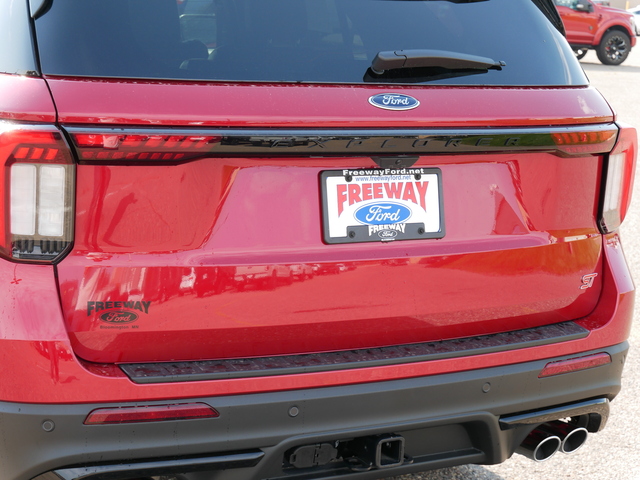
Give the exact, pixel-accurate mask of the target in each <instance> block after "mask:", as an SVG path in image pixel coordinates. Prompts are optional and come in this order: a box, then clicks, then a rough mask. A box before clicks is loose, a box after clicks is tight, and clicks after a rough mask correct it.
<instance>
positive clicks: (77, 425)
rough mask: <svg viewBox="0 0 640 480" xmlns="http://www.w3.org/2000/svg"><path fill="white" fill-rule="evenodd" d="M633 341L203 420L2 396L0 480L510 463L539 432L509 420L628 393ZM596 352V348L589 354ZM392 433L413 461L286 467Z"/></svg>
mask: <svg viewBox="0 0 640 480" xmlns="http://www.w3.org/2000/svg"><path fill="white" fill-rule="evenodd" d="M627 348H628V345H627V344H626V342H624V343H622V344H619V345H616V346H613V347H609V348H606V349H602V350H598V352H600V351H605V352H607V353H609V354H610V355H611V357H612V362H611V363H609V364H607V365H604V366H600V367H596V368H593V369H589V370H583V371H578V372H573V373H569V374H564V375H559V376H554V377H547V378H542V379H540V378H538V375H539V373H540V371H541V369H542V368H543V367H544V366H545V365H546V364H547V363H548V362H549V361H553V360H561V359H565V358H567V357H566V356H563V357H556V358H552V359H545V360H537V361H532V362H526V363H519V364H515V365H508V366H501V367H494V368H486V369H478V370H472V371H466V372H458V373H451V374H444V375H436V376H430V377H419V378H411V379H403V380H395V381H388V382H376V383H365V384H360V385H348V386H337V387H330V388H315V389H301V390H294V391H289V392H274V393H262V394H253V395H235V396H225V397H202V398H198V399H197V401H198V402H204V403H207V404H209V405H211V406H212V407H214V408H215V409H216V410H217V411H218V412H219V413H220V416H219V417H218V418H213V419H204V420H182V421H165V422H156V423H137V424H119V425H84V424H83V422H84V420H85V418H86V416H87V415H88V414H89V412H91V411H92V410H94V409H96V408H101V407H110V408H113V407H117V406H131V405H135V403H133V404H132V403H122V404H113V403H108V404H76V405H27V404H16V403H6V402H4V403H0V425H2V433H3V435H2V438H4V439H5V440H4V441H3V442H0V465H2V473H1V474H0V478H1V479H2V480H28V479H31V478H34V477H37V476H38V475H41V474H43V473H45V472H50V471H58V477H60V478H62V479H65V480H70V479H80V478H86V479H97V478H107V477H101V476H100V475H98V474H101V475H103V474H105V472H109V475H110V476H109V478H115V479H117V478H124V477H119V476H118V475H119V473H118V472H121V471H122V470H125V471H126V470H128V471H131V470H134V471H136V472H142V473H151V474H158V473H159V472H173V473H182V472H181V471H180V469H183V471H190V470H194V469H195V470H203V469H204V470H217V469H224V471H220V472H219V473H217V474H216V476H215V478H216V479H227V478H228V479H236V478H237V479H240V478H243V479H259V478H279V477H282V478H290V479H297V478H321V477H327V476H336V475H338V476H340V475H348V476H350V477H351V478H359V479H364V478H377V477H387V476H394V475H400V474H405V473H410V472H415V471H420V470H426V469H431V468H440V467H444V466H451V465H458V464H465V463H483V464H493V463H499V462H502V461H504V460H506V459H507V458H508V457H510V456H511V455H512V454H513V451H514V450H515V448H516V447H517V446H518V445H519V444H520V443H521V442H522V440H523V439H524V437H525V436H526V435H527V434H528V433H529V432H530V431H531V430H532V429H533V428H534V427H535V423H534V424H532V421H531V418H530V417H529V421H520V420H518V419H517V418H516V419H515V421H514V420H513V418H511V419H505V417H513V416H514V415H516V414H519V413H523V412H527V413H531V412H533V422H536V419H537V418H540V420H539V421H540V422H541V421H542V418H544V417H543V416H539V417H538V413H539V415H544V414H545V411H546V410H548V409H550V408H552V407H558V406H567V405H570V406H571V405H572V404H576V403H579V402H584V401H585V400H589V399H600V400H599V402H597V403H598V405H600V406H601V407H603V404H605V405H604V406H606V403H607V402H606V400H604V399H608V400H610V399H612V398H613V397H615V395H616V394H617V393H618V391H619V389H620V378H621V374H622V369H623V364H624V359H625V356H626V352H627ZM589 353H596V352H585V354H589ZM153 403H154V402H145V404H153ZM155 403H156V404H166V403H172V401H171V400H168V401H164V402H155ZM175 403H179V402H175ZM569 408H573V407H569ZM592 411H597V408H596V407H594V410H592ZM564 416H567V413H566V412H565V413H562V410H560V412H557V415H556V418H563V417H564ZM603 416H604V417H606V414H605V415H603ZM501 419H503V422H502V423H501V422H500V420H501ZM602 420H603V422H602V423H604V421H606V418H603V419H602ZM598 428H600V426H598V427H596V428H594V429H595V430H597V429H598ZM384 434H393V435H399V436H401V437H402V438H404V449H405V453H406V455H407V456H410V457H412V458H413V463H405V464H403V465H398V466H392V467H389V468H383V469H376V468H374V469H372V470H369V471H358V470H357V469H356V470H351V469H349V468H347V467H345V465H341V464H340V462H333V463H332V464H329V465H325V466H319V467H314V468H311V469H297V468H293V467H286V461H285V460H286V459H287V458H289V454H290V452H291V449H294V448H296V447H300V446H306V445H315V444H319V443H325V442H326V443H329V444H332V445H335V444H336V442H340V441H346V440H349V439H353V438H360V437H374V436H378V435H384ZM7 439H11V441H10V442H9V441H8V440H7ZM140 462H142V463H140ZM153 468H156V470H153ZM157 468H160V469H162V470H158V469H157ZM145 469H146V470H145ZM150 469H151V470H150ZM307 474H308V476H307ZM95 475H98V476H95ZM44 478H48V479H52V478H57V477H52V476H47V477H43V478H42V480H44ZM39 480H40V479H39Z"/></svg>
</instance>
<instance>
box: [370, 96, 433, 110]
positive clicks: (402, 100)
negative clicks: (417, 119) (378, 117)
mask: <svg viewBox="0 0 640 480" xmlns="http://www.w3.org/2000/svg"><path fill="white" fill-rule="evenodd" d="M369 103H370V104H371V105H373V106H374V107H378V108H384V109H385V110H411V109H412V108H416V107H417V106H418V105H420V102H419V101H418V100H417V99H415V98H413V97H410V96H409V95H402V94H398V93H379V94H378V95H374V96H372V97H369Z"/></svg>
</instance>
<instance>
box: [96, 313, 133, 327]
mask: <svg viewBox="0 0 640 480" xmlns="http://www.w3.org/2000/svg"><path fill="white" fill-rule="evenodd" d="M137 319H138V314H136V313H133V312H126V311H122V310H118V311H111V312H107V313H103V314H102V315H100V320H102V321H103V322H106V323H117V324H122V323H131V322H135V321H136V320H137Z"/></svg>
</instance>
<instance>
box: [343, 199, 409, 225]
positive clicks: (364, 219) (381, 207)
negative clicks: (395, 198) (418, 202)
mask: <svg viewBox="0 0 640 480" xmlns="http://www.w3.org/2000/svg"><path fill="white" fill-rule="evenodd" d="M355 217H356V220H358V221H359V222H360V223H364V224H365V225H389V224H391V223H403V222H406V221H407V220H409V217H411V210H410V209H408V208H407V207H405V206H404V205H400V204H399V203H393V202H380V203H370V204H369V205H365V206H363V207H360V208H359V209H357V210H356V213H355Z"/></svg>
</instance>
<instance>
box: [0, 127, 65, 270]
mask: <svg viewBox="0 0 640 480" xmlns="http://www.w3.org/2000/svg"><path fill="white" fill-rule="evenodd" d="M0 165H1V166H3V167H4V168H2V169H0V182H2V184H3V185H6V186H7V187H8V188H5V189H4V195H2V197H1V198H0V255H2V256H4V257H6V258H10V259H11V260H17V261H28V262H33V261H37V262H51V261H54V260H58V259H59V258H60V257H61V256H62V255H63V254H64V253H65V252H67V251H68V250H69V249H70V247H71V243H72V241H73V213H74V212H73V202H74V187H75V186H74V182H75V164H74V162H73V159H72V158H71V152H70V150H69V148H68V146H67V144H66V142H65V141H64V138H63V136H62V134H61V133H60V132H59V131H58V130H57V129H56V128H55V127H52V126H32V125H18V124H13V123H10V122H0Z"/></svg>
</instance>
